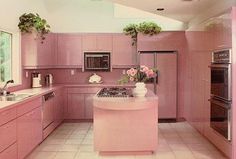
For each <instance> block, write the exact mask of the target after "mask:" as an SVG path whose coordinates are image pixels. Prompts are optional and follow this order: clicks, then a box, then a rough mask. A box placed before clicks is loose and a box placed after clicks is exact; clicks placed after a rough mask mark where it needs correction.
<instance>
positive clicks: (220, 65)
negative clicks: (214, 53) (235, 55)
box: [209, 64, 231, 68]
mask: <svg viewBox="0 0 236 159" xmlns="http://www.w3.org/2000/svg"><path fill="white" fill-rule="evenodd" d="M230 65H231V64H211V65H210V66H209V67H210V68H229V67H230Z"/></svg>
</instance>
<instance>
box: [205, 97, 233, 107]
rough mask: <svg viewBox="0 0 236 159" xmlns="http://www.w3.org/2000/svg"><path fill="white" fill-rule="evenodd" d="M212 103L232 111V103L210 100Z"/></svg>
mask: <svg viewBox="0 0 236 159" xmlns="http://www.w3.org/2000/svg"><path fill="white" fill-rule="evenodd" d="M208 101H210V102H211V103H214V104H217V105H218V106H221V107H223V108H226V109H230V108H231V106H228V105H230V104H231V102H226V101H221V100H216V99H208Z"/></svg>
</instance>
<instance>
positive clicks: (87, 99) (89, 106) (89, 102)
mask: <svg viewBox="0 0 236 159" xmlns="http://www.w3.org/2000/svg"><path fill="white" fill-rule="evenodd" d="M94 95H95V94H94V93H92V94H85V96H84V103H85V119H93V96H94Z"/></svg>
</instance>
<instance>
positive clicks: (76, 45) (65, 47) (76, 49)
mask: <svg viewBox="0 0 236 159" xmlns="http://www.w3.org/2000/svg"><path fill="white" fill-rule="evenodd" d="M57 47H58V48H57V50H58V51H57V65H59V66H74V65H82V59H81V58H82V36H81V35H80V34H58V37H57Z"/></svg>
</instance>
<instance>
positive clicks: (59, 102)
mask: <svg viewBox="0 0 236 159" xmlns="http://www.w3.org/2000/svg"><path fill="white" fill-rule="evenodd" d="M63 97H64V96H63V89H60V90H57V91H56V92H55V105H54V112H55V113H54V124H55V126H56V127H57V126H58V125H60V123H61V122H62V121H63V119H64V116H63V112H64V110H63V108H64V105H63V104H64V100H63Z"/></svg>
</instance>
